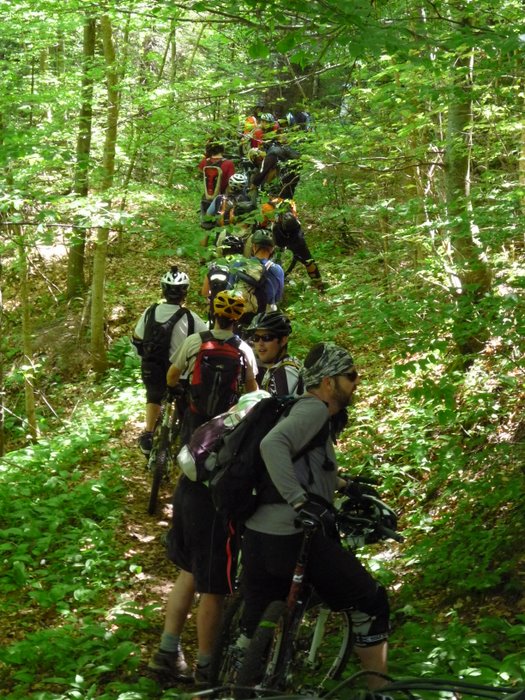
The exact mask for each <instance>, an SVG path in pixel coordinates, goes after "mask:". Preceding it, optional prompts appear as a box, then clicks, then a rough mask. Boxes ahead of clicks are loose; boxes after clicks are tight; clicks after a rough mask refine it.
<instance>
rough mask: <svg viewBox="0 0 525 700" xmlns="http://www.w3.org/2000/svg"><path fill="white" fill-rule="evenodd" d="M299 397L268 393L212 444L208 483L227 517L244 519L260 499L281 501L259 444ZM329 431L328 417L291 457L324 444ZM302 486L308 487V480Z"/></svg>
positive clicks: (215, 502)
mask: <svg viewBox="0 0 525 700" xmlns="http://www.w3.org/2000/svg"><path fill="white" fill-rule="evenodd" d="M299 400H300V398H298V397H296V396H270V397H269V398H266V399H262V400H261V401H259V402H258V403H257V404H255V406H253V408H251V409H250V410H249V411H248V413H247V414H246V416H245V417H244V418H242V419H241V420H240V422H239V423H238V424H237V425H236V426H235V427H234V428H233V429H232V430H231V431H227V432H225V433H224V434H223V435H222V436H221V437H220V438H219V440H218V442H217V444H216V445H214V449H213V451H212V452H211V454H210V455H209V457H208V458H207V459H206V472H207V474H208V486H209V491H210V495H211V497H212V500H213V503H214V505H215V508H216V509H217V511H218V513H219V514H220V515H221V516H223V518H225V519H226V520H228V521H233V522H243V521H244V520H246V518H248V517H249V516H250V515H252V514H253V513H254V511H255V510H256V508H257V506H258V505H259V504H260V503H283V502H284V501H283V499H282V497H281V496H280V494H279V492H278V491H277V489H276V488H275V486H274V485H273V483H272V481H271V479H270V476H269V474H268V472H267V470H266V466H265V464H264V461H263V458H262V456H261V452H260V444H261V440H262V439H263V438H264V437H265V436H266V435H267V434H268V433H269V432H270V430H271V429H272V428H273V427H274V426H275V425H276V424H277V421H278V420H279V418H280V417H281V416H284V415H287V414H288V413H289V412H290V410H291V409H292V406H294V404H295V403H296V402H297V401H299ZM329 431H330V426H329V421H327V422H326V423H325V425H324V426H323V427H322V428H321V430H320V431H319V432H318V433H317V434H316V435H315V436H314V437H313V438H312V439H311V440H310V441H309V442H308V443H307V444H306V445H305V446H304V447H303V448H302V449H301V450H300V452H298V453H297V454H296V455H294V461H296V460H297V459H299V458H300V457H302V456H304V455H305V454H306V453H307V452H309V451H310V450H312V449H313V448H314V447H318V446H321V445H324V444H326V440H327V439H328V435H329ZM206 472H201V474H202V473H206ZM201 478H202V476H201ZM304 486H305V488H307V486H308V484H305V485H304Z"/></svg>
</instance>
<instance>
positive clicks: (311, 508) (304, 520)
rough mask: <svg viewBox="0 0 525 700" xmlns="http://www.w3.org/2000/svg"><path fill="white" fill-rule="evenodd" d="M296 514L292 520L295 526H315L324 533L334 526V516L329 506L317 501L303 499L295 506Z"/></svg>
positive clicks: (304, 528) (305, 528) (306, 527)
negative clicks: (303, 500) (302, 501)
mask: <svg viewBox="0 0 525 700" xmlns="http://www.w3.org/2000/svg"><path fill="white" fill-rule="evenodd" d="M295 510H296V512H297V515H296V517H295V520H294V525H295V527H302V528H303V530H307V529H309V528H316V529H319V530H322V532H323V533H324V534H328V533H329V532H332V530H333V528H334V527H335V517H334V513H333V511H332V510H331V508H330V507H329V506H328V505H326V504H324V503H320V502H318V501H310V500H308V501H305V502H304V503H301V504H300V505H298V506H295Z"/></svg>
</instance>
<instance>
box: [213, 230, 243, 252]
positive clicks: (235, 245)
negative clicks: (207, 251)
mask: <svg viewBox="0 0 525 700" xmlns="http://www.w3.org/2000/svg"><path fill="white" fill-rule="evenodd" d="M217 252H218V253H219V255H242V254H243V253H244V240H243V239H242V238H241V237H240V236H234V235H233V234H228V235H226V236H224V238H223V239H222V240H219V241H217Z"/></svg>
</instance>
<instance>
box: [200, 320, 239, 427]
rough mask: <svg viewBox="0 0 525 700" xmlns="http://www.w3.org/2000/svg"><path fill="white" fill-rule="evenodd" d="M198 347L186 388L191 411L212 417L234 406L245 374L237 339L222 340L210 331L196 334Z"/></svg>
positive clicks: (234, 337)
mask: <svg viewBox="0 0 525 700" xmlns="http://www.w3.org/2000/svg"><path fill="white" fill-rule="evenodd" d="M199 335H200V337H201V346H200V348H199V350H198V352H197V358H196V360H195V366H194V368H193V373H192V375H191V382H190V385H189V400H190V410H191V411H193V413H198V414H199V415H201V416H206V417H208V418H212V417H213V416H216V415H218V414H219V413H224V411H227V410H228V409H229V408H230V406H233V404H235V403H236V401H237V399H238V398H239V394H240V393H241V387H242V385H243V384H244V379H245V374H246V359H245V357H244V355H243V353H242V352H241V350H240V349H239V346H240V344H241V339H240V338H239V337H238V336H236V335H235V336H233V337H231V338H227V339H226V340H221V339H219V338H216V337H215V336H214V335H213V333H212V332H211V331H203V332H201V333H199Z"/></svg>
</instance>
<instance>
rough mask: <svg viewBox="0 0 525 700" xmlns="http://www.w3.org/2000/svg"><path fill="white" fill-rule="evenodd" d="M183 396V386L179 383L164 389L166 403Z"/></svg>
mask: <svg viewBox="0 0 525 700" xmlns="http://www.w3.org/2000/svg"><path fill="white" fill-rule="evenodd" d="M183 396H184V387H182V386H181V385H180V384H176V385H175V386H168V388H167V390H166V401H167V402H168V403H171V402H172V401H174V400H176V399H181V398H182V397H183Z"/></svg>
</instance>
